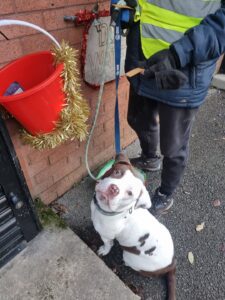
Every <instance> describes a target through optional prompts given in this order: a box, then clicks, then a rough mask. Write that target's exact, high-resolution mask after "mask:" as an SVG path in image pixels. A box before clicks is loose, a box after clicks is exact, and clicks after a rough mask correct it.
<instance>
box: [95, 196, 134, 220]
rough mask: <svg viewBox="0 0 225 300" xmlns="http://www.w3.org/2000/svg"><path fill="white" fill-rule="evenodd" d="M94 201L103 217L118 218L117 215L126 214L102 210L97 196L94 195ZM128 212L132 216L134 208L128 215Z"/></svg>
mask: <svg viewBox="0 0 225 300" xmlns="http://www.w3.org/2000/svg"><path fill="white" fill-rule="evenodd" d="M93 200H94V204H95V206H96V208H97V210H98V211H99V212H100V213H101V214H103V215H105V216H117V215H120V214H123V213H125V212H124V211H119V212H113V211H112V212H110V211H106V210H104V209H102V208H101V207H100V206H99V204H98V201H97V199H96V195H95V194H94V197H93ZM127 212H129V214H132V212H133V206H131V207H130V208H129V209H128V210H127V211H126V213H127Z"/></svg>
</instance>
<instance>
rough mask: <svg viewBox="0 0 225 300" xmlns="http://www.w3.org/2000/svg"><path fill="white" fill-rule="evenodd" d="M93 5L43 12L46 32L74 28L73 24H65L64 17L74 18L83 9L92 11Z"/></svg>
mask: <svg viewBox="0 0 225 300" xmlns="http://www.w3.org/2000/svg"><path fill="white" fill-rule="evenodd" d="M92 8H93V5H90V4H87V5H79V6H78V5H76V6H75V5H74V6H69V7H66V8H59V9H51V10H45V11H44V12H43V16H44V21H45V28H46V30H55V29H61V28H65V27H66V28H68V27H74V24H73V22H65V21H64V16H74V15H75V13H76V12H79V11H80V10H82V9H87V10H91V9H92Z"/></svg>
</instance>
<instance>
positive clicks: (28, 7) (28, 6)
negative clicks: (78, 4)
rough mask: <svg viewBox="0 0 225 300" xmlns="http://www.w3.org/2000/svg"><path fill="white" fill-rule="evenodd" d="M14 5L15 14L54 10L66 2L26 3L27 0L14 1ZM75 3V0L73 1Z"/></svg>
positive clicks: (49, 0)
mask: <svg viewBox="0 0 225 300" xmlns="http://www.w3.org/2000/svg"><path fill="white" fill-rule="evenodd" d="M14 1H15V4H16V11H17V12H25V11H34V10H44V9H54V8H56V7H64V6H65V5H66V1H65V0H64V1H63V0H38V1H27V0H14ZM75 1H76V0H75Z"/></svg>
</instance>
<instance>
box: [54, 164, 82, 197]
mask: <svg viewBox="0 0 225 300" xmlns="http://www.w3.org/2000/svg"><path fill="white" fill-rule="evenodd" d="M82 175H83V174H82V172H81V171H80V170H78V171H73V172H72V173H70V174H69V175H67V176H66V177H64V178H63V179H62V180H60V181H59V182H57V183H56V191H57V195H58V197H60V196H62V195H63V194H64V193H65V192H67V191H68V190H69V189H71V188H72V186H73V185H74V184H75V183H76V182H77V181H79V180H81V178H82Z"/></svg>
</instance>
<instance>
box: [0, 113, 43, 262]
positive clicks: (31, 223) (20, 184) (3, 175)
mask: <svg viewBox="0 0 225 300" xmlns="http://www.w3.org/2000/svg"><path fill="white" fill-rule="evenodd" d="M40 228H41V227H40V223H39V221H38V219H37V216H36V213H35V209H34V207H33V202H32V199H31V196H30V193H29V190H28V188H27V185H26V181H25V178H24V176H23V173H22V170H21V167H20V165H19V161H18V159H17V157H16V153H15V151H14V148H13V145H12V142H11V139H10V137H9V134H8V132H7V129H6V127H5V124H4V122H3V120H2V119H1V117H0V267H1V266H2V265H3V264H5V263H6V262H7V261H8V260H9V259H10V258H12V257H13V256H14V255H16V254H17V253H18V252H19V251H21V250H22V249H23V248H24V247H25V246H26V244H27V242H29V241H30V240H31V239H32V238H34V237H35V236H36V235H37V233H38V232H39V231H40Z"/></svg>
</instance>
